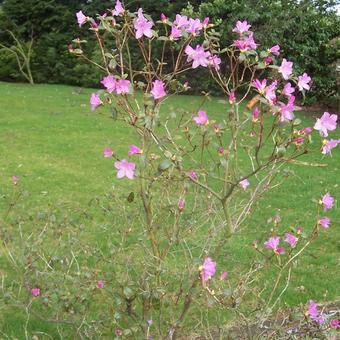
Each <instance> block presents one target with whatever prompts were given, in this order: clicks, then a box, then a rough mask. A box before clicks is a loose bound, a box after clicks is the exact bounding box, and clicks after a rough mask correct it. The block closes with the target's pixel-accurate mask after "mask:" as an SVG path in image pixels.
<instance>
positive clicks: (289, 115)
mask: <svg viewBox="0 0 340 340" xmlns="http://www.w3.org/2000/svg"><path fill="white" fill-rule="evenodd" d="M294 103H295V97H294V96H290V97H288V103H287V104H280V105H281V108H280V113H281V117H280V121H281V122H288V121H291V120H293V119H294V114H293V111H294V108H295V106H294Z"/></svg>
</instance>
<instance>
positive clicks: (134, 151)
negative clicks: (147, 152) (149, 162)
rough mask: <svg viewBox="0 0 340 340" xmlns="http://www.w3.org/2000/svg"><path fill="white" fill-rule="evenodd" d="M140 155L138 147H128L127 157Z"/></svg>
mask: <svg viewBox="0 0 340 340" xmlns="http://www.w3.org/2000/svg"><path fill="white" fill-rule="evenodd" d="M140 153H143V150H142V149H140V148H139V147H138V146H136V145H134V144H131V145H130V146H129V152H128V155H129V156H132V155H136V154H140Z"/></svg>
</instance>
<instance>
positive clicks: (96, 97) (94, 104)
mask: <svg viewBox="0 0 340 340" xmlns="http://www.w3.org/2000/svg"><path fill="white" fill-rule="evenodd" d="M90 104H91V110H92V111H94V110H95V109H96V108H97V107H98V106H100V105H102V104H103V102H102V101H101V100H100V97H99V94H97V93H92V95H91V99H90Z"/></svg>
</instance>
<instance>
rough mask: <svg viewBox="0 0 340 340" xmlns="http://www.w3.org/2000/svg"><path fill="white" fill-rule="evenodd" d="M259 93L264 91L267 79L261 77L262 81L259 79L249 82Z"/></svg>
mask: <svg viewBox="0 0 340 340" xmlns="http://www.w3.org/2000/svg"><path fill="white" fill-rule="evenodd" d="M251 84H252V85H253V86H254V87H255V88H256V89H257V90H258V91H259V92H260V93H261V94H264V93H265V89H266V86H267V79H263V80H262V81H261V80H259V79H255V80H253V82H252V83H251Z"/></svg>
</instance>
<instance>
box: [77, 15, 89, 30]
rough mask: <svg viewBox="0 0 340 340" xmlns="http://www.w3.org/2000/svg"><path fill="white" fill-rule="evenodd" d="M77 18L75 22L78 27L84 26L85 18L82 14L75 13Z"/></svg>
mask: <svg viewBox="0 0 340 340" xmlns="http://www.w3.org/2000/svg"><path fill="white" fill-rule="evenodd" d="M76 16H77V21H78V24H79V27H81V26H82V25H84V24H85V23H86V21H87V17H86V16H85V15H84V13H83V12H82V11H79V12H77V13H76Z"/></svg>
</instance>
